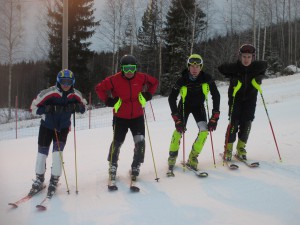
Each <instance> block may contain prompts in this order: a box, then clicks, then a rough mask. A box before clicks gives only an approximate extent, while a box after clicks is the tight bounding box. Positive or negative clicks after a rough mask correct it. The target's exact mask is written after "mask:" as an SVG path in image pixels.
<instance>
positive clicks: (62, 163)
mask: <svg viewBox="0 0 300 225" xmlns="http://www.w3.org/2000/svg"><path fill="white" fill-rule="evenodd" d="M54 133H55V137H56V141H57V148H58V152H59V157H60V163H61V166H62V168H63V172H64V177H65V181H66V186H67V192H68V194H70V189H69V185H68V180H67V175H66V170H65V166H64V161H63V156H62V152H61V149H60V144H59V138H58V135H57V130H56V129H54Z"/></svg>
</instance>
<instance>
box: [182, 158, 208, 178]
mask: <svg viewBox="0 0 300 225" xmlns="http://www.w3.org/2000/svg"><path fill="white" fill-rule="evenodd" d="M181 165H183V166H185V167H186V168H187V169H188V170H190V171H192V172H193V173H195V174H196V175H197V176H198V177H202V178H204V177H208V173H207V172H204V171H200V170H198V169H197V170H195V169H194V168H192V167H190V166H189V164H187V163H183V162H181Z"/></svg>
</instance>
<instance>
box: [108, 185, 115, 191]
mask: <svg viewBox="0 0 300 225" xmlns="http://www.w3.org/2000/svg"><path fill="white" fill-rule="evenodd" d="M107 188H108V190H109V191H117V190H118V187H117V186H116V185H107Z"/></svg>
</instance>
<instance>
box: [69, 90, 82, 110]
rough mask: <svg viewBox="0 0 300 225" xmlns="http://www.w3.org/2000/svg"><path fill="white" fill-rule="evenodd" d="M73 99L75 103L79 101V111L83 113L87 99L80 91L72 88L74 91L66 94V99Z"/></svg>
mask: <svg viewBox="0 0 300 225" xmlns="http://www.w3.org/2000/svg"><path fill="white" fill-rule="evenodd" d="M71 99H75V102H76V103H80V104H81V107H80V113H81V114H83V113H84V112H85V110H86V105H87V101H86V99H85V98H84V97H83V95H82V93H81V92H80V91H78V90H77V89H75V88H74V92H73V93H71V94H69V95H68V100H71Z"/></svg>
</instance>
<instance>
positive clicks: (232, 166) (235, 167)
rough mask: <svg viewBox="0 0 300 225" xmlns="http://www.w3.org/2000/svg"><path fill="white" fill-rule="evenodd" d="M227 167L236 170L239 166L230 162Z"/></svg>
mask: <svg viewBox="0 0 300 225" xmlns="http://www.w3.org/2000/svg"><path fill="white" fill-rule="evenodd" d="M229 168H230V169H232V170H236V169H238V168H239V166H238V165H236V164H230V165H229Z"/></svg>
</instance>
